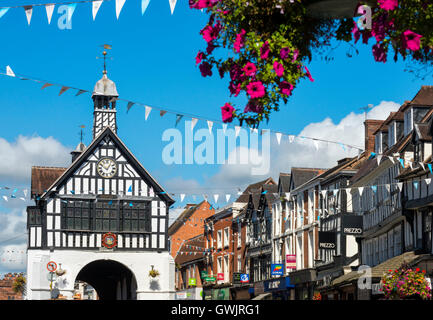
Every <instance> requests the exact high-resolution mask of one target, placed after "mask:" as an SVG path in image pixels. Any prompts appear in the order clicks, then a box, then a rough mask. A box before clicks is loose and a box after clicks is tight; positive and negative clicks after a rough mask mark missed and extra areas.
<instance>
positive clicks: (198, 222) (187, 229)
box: [170, 202, 215, 258]
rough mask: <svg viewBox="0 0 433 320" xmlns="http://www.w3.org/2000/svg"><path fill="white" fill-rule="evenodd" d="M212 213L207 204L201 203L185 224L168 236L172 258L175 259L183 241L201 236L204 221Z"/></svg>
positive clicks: (213, 211)
mask: <svg viewBox="0 0 433 320" xmlns="http://www.w3.org/2000/svg"><path fill="white" fill-rule="evenodd" d="M214 213H215V209H214V208H212V209H210V204H209V203H208V202H203V203H201V204H200V205H199V206H198V208H197V209H196V210H195V211H194V213H193V214H192V215H191V216H190V217H188V220H187V221H185V224H184V225H182V226H181V227H179V229H178V230H176V232H175V233H173V235H171V236H170V244H171V249H170V254H171V256H172V257H173V258H175V257H176V253H177V251H178V250H179V248H180V246H181V245H182V242H183V241H184V240H188V239H191V238H193V237H195V236H198V235H200V234H203V231H204V227H203V226H204V220H205V219H206V218H208V217H210V216H212V215H213V214H214Z"/></svg>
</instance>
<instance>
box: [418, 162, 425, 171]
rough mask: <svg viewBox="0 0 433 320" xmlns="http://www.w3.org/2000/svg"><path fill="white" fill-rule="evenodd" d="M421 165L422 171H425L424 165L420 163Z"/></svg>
mask: <svg viewBox="0 0 433 320" xmlns="http://www.w3.org/2000/svg"><path fill="white" fill-rule="evenodd" d="M419 164H420V165H421V167H422V169H423V170H424V171H425V166H424V163H422V162H420V163H419Z"/></svg>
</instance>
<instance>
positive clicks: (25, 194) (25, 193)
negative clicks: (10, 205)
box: [23, 189, 27, 197]
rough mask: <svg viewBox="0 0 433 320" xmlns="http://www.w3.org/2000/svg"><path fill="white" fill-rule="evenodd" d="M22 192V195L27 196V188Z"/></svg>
mask: <svg viewBox="0 0 433 320" xmlns="http://www.w3.org/2000/svg"><path fill="white" fill-rule="evenodd" d="M23 193H24V197H27V189H24V190H23Z"/></svg>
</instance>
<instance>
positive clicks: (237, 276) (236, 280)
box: [233, 272, 242, 284]
mask: <svg viewBox="0 0 433 320" xmlns="http://www.w3.org/2000/svg"><path fill="white" fill-rule="evenodd" d="M241 274H242V273H240V272H233V283H234V284H239V283H241Z"/></svg>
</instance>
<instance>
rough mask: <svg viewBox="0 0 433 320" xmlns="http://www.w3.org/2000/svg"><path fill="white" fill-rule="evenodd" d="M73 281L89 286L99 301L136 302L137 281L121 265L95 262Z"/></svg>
mask: <svg viewBox="0 0 433 320" xmlns="http://www.w3.org/2000/svg"><path fill="white" fill-rule="evenodd" d="M75 281H76V282H77V281H84V282H87V283H88V284H90V285H91V286H92V287H93V288H94V289H95V290H96V292H97V294H98V297H99V300H136V299H137V293H136V290H137V281H136V279H135V276H134V274H133V273H132V272H131V270H129V269H128V268H127V267H125V266H124V265H123V264H121V263H119V262H116V261H113V260H96V261H93V262H91V263H89V264H87V265H86V266H84V268H83V269H81V271H80V272H79V273H78V275H77V278H76V279H75Z"/></svg>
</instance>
